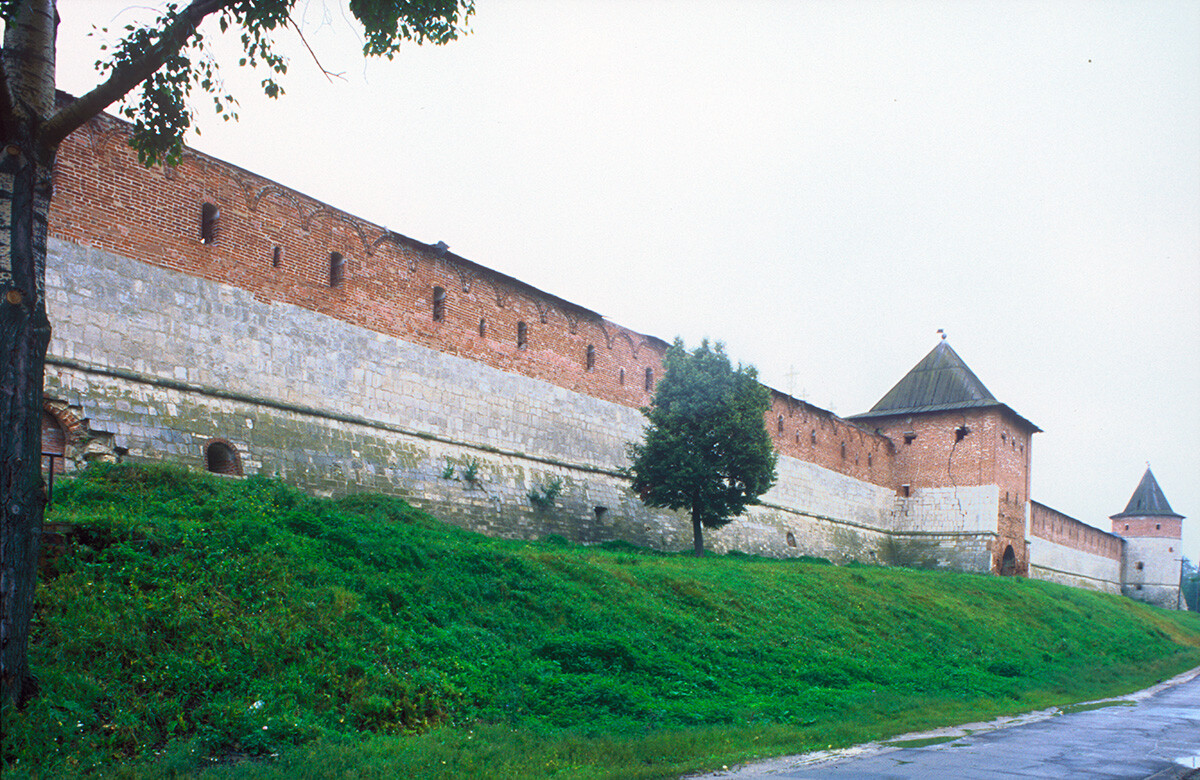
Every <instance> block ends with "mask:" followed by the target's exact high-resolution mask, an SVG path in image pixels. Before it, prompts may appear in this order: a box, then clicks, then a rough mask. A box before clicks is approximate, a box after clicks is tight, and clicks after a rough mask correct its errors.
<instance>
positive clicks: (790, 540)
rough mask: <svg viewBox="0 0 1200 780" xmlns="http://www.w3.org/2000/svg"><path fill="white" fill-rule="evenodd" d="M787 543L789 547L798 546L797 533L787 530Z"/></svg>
mask: <svg viewBox="0 0 1200 780" xmlns="http://www.w3.org/2000/svg"><path fill="white" fill-rule="evenodd" d="M787 545H788V547H795V546H796V535H795V534H794V533H792V532H791V531H788V532H787Z"/></svg>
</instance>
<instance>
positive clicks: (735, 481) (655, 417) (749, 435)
mask: <svg viewBox="0 0 1200 780" xmlns="http://www.w3.org/2000/svg"><path fill="white" fill-rule="evenodd" d="M664 363H665V366H666V371H665V373H664V375H663V378H662V380H661V381H660V382H659V383H658V387H657V388H656V389H655V391H654V401H653V402H652V404H651V406H650V407H648V408H646V409H643V410H642V413H643V414H645V415H646V417H647V419H649V421H650V422H649V425H647V426H646V432H645V439H644V440H643V441H642V442H640V443H636V444H632V445H630V447H629V455H630V458H631V460H632V461H633V465H632V466H630V467H629V473H630V475H631V476H632V477H633V489H634V490H635V491H637V492H638V494H639V495H641V497H642V501H643V502H645V504H646V505H647V506H653V507H669V508H671V509H683V508H687V509H689V510H691V513H692V536H693V541H694V544H695V550H696V556H697V557H700V556H702V555H704V526H708V527H709V528H720V527H721V526H723V525H725V524H726V523H728V522H729V521H730V520H731V519H732V518H733V517H734V516H736V515H738V514H740V513H741V511H742V510H743V509H745V508H746V507H747V506H749V505H751V504H756V503H758V497H759V496H761V495H762V494H763V493H765V492H766V491H767V489H768V488H770V487H771V485H772V484H773V483H774V482H775V450H774V449H773V448H772V447H771V438H770V436H769V435H768V434H767V429H766V425H765V422H764V418H763V415H765V414H766V412H767V409H768V408H769V406H770V402H771V400H770V394H769V391H768V390H767V388H766V387H765V386H763V385H761V384H759V382H758V372H756V371H755V370H754V367H753V366H742V365H740V364H739V365H738V367H737V369H736V370H735V369H734V368H733V367H732V366H731V365H730V364H729V358H728V357H727V356H726V355H725V348H724V346H723V345H722V344H720V343H718V344H717V345H716V346H715V347H710V346H709V343H708V341H707V340H705V341H703V342H702V343H701V344H700V346H699V347H698V348H697V349H696V350H695V351H694V352H688V351H687V350H686V349H685V348H684V346H683V341H682V340H680V339H678V338H677V339H675V343H674V344H673V345H672V346H671V348H670V349H668V350H667V354H666V358H665V360H664Z"/></svg>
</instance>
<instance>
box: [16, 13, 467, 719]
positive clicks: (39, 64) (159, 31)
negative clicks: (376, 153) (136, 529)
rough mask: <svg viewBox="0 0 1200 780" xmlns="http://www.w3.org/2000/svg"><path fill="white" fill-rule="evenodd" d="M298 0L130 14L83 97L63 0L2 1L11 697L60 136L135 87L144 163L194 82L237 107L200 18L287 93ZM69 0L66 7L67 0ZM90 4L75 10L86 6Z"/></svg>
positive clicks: (429, 34)
mask: <svg viewBox="0 0 1200 780" xmlns="http://www.w3.org/2000/svg"><path fill="white" fill-rule="evenodd" d="M298 5H300V6H302V5H303V3H301V2H299V0H192V2H190V3H187V4H183V3H168V4H166V5H165V6H164V8H163V10H162V11H161V12H160V14H159V17H158V19H157V20H156V21H155V22H154V23H152V24H148V25H145V26H136V25H130V26H128V27H127V28H126V30H125V37H124V38H123V39H122V40H121V41H120V43H118V44H117V45H116V46H115V47H114V48H113V50H112V52H111V53H112V58H111V60H110V61H108V62H106V63H98V67H97V70H98V72H99V74H100V77H101V78H102V79H103V81H102V82H101V83H100V84H99V85H97V86H96V87H95V88H94V89H92V90H90V91H89V92H87V93H86V94H84V95H82V96H80V97H79V98H76V99H69V98H67V97H66V96H64V95H61V94H57V93H56V90H55V82H54V59H55V46H56V31H57V26H58V8H57V2H56V0H0V19H2V20H3V22H4V43H3V50H2V51H0V349H2V350H3V354H2V355H0V358H2V364H0V511H2V513H3V520H2V521H0V688H2V690H0V704H2V705H7V704H8V703H10V702H12V701H13V700H15V701H16V702H17V703H18V704H20V703H21V702H23V701H24V700H26V699H28V698H29V697H30V696H31V695H33V693H34V692H35V691H36V681H35V679H34V678H33V677H32V676H31V675H30V673H29V668H28V660H27V645H28V633H29V619H30V615H31V612H32V608H33V593H34V587H35V584H36V577H37V568H36V567H37V555H38V539H39V537H40V533H41V527H42V517H43V511H44V506H45V500H46V499H45V493H44V490H43V486H42V477H41V452H40V450H41V447H40V442H41V427H40V426H41V413H42V381H43V369H44V363H45V357H46V346H47V344H48V343H49V341H50V323H49V321H48V320H47V317H46V304H45V300H44V297H43V292H44V285H43V281H44V277H45V269H46V221H47V214H48V211H49V207H50V199H51V197H52V180H51V174H52V171H53V168H54V160H55V155H56V153H57V150H58V146H59V144H60V143H61V142H62V140H63V139H64V138H66V137H67V135H69V134H70V133H71V132H72V131H74V130H75V129H76V128H78V127H80V126H81V125H83V124H84V123H85V122H87V121H88V120H89V119H91V118H92V117H93V116H95V115H96V114H98V113H99V112H101V111H103V110H104V109H105V108H107V107H108V106H109V105H111V104H112V103H114V102H115V101H118V100H121V99H122V98H124V97H125V96H126V95H128V94H130V93H131V92H133V91H134V90H138V88H139V86H140V90H138V94H137V95H136V97H132V98H131V99H130V100H129V101H128V102H127V104H126V106H125V107H124V108H123V109H122V113H123V114H124V115H125V116H126V117H128V118H129V119H130V120H131V121H132V122H133V125H134V129H133V134H132V140H131V144H132V145H133V146H134V147H135V148H136V149H137V151H138V156H139V159H140V160H141V161H142V163H143V164H145V165H152V164H155V163H160V162H174V161H176V160H178V158H179V156H180V154H181V152H182V149H183V135H184V132H185V131H186V130H187V129H188V127H190V126H191V124H192V109H191V108H190V107H189V106H188V103H187V98H188V96H189V94H190V93H191V91H192V90H193V89H197V88H198V89H199V90H200V91H201V92H203V93H207V94H209V95H211V96H212V98H213V100H214V102H215V107H216V109H217V112H218V113H219V114H223V115H224V116H225V118H226V119H229V118H234V117H235V116H236V115H235V114H234V113H233V109H232V106H233V105H234V103H233V99H232V97H231V96H229V95H227V94H223V91H222V89H221V83H220V79H219V78H218V73H217V68H216V64H215V63H214V62H213V60H211V59H210V58H209V57H208V56H207V54H206V52H205V48H204V47H205V39H204V35H203V34H202V33H201V31H200V30H199V26H200V24H201V22H203V21H204V20H205V19H206V18H208V17H213V18H214V19H216V21H217V25H218V27H219V29H220V32H221V33H231V34H238V35H239V36H240V40H241V44H242V48H243V58H242V59H241V61H240V62H239V64H241V65H252V66H254V65H259V64H262V65H264V66H266V68H267V70H268V75H267V77H266V78H265V79H264V80H263V82H262V85H263V89H264V91H265V92H266V93H267V94H268V95H269V96H272V97H275V96H278V95H279V94H280V93H281V91H282V90H281V89H280V86H279V83H278V82H277V81H276V77H277V76H279V75H282V74H283V73H284V72H285V71H286V70H287V63H286V61H285V60H284V58H283V57H282V56H280V55H279V54H278V53H277V52H276V51H275V48H274V46H273V41H272V35H273V34H274V33H276V32H278V31H279V30H280V29H282V28H283V27H285V26H287V25H293V26H294V23H293V21H292V17H291V14H292V11H293V9H294V8H295V7H296V6H298ZM64 7H65V6H64ZM84 7H85V5H84V4H83V3H76V4H74V5H72V6H71V8H70V10H71V11H74V12H82V9H83V8H84ZM349 7H350V12H351V13H352V14H353V15H354V17H355V18H357V20H358V21H359V23H360V24H361V25H362V27H363V35H364V41H365V43H364V45H363V52H364V54H369V55H376V56H384V57H389V58H390V57H392V56H393V55H394V54H395V53H396V51H397V50H398V49H399V47H400V45H401V44H402V43H404V42H406V41H412V42H415V43H424V42H430V43H435V44H441V43H446V42H447V41H450V40H453V39H454V38H456V37H457V35H458V34H459V33H460V32H461V31H462V25H463V24H464V23H465V22H466V20H467V18H468V17H469V16H470V15H471V14H472V13H473V11H474V0H404V2H397V1H396V0H349Z"/></svg>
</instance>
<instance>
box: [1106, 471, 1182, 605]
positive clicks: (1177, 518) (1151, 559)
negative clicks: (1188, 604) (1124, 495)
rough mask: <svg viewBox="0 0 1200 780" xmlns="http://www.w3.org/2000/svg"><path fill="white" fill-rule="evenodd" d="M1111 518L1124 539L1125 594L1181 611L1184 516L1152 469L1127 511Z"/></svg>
mask: <svg viewBox="0 0 1200 780" xmlns="http://www.w3.org/2000/svg"><path fill="white" fill-rule="evenodd" d="M1111 519H1112V530H1113V533H1114V534H1117V535H1118V536H1123V537H1125V557H1124V560H1123V561H1122V562H1121V590H1122V592H1123V593H1124V594H1125V595H1126V596H1129V597H1130V598H1132V599H1137V600H1138V601H1144V602H1146V603H1147V604H1154V605H1155V606H1159V607H1166V608H1167V609H1178V608H1179V571H1180V558H1181V557H1182V556H1181V554H1180V546H1181V541H1180V540H1181V539H1182V538H1183V515H1180V514H1176V513H1175V511H1174V510H1172V509H1171V505H1170V504H1168V503H1167V498H1166V496H1164V495H1163V492H1162V488H1160V487H1159V486H1158V482H1157V481H1156V480H1155V479H1154V474H1152V473H1151V472H1150V467H1149V466H1147V467H1146V474H1145V475H1144V476H1143V477H1142V481H1141V482H1139V483H1138V486H1137V490H1135V491H1133V496H1132V497H1131V498H1130V499H1129V504H1128V505H1127V506H1126V507H1125V511H1124V512H1121V513H1120V514H1116V515H1113V516H1112V518H1111Z"/></svg>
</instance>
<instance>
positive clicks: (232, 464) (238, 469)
mask: <svg viewBox="0 0 1200 780" xmlns="http://www.w3.org/2000/svg"><path fill="white" fill-rule="evenodd" d="M204 467H205V468H206V469H208V470H209V471H211V472H212V473H214V474H230V475H233V476H237V477H240V476H242V459H241V456H239V455H238V451H237V450H236V449H234V447H233V445H232V444H230V443H229V442H227V441H225V440H224V439H213V440H212V441H210V442H209V443H208V444H207V445H206V446H205V448H204Z"/></svg>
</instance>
